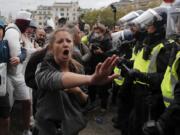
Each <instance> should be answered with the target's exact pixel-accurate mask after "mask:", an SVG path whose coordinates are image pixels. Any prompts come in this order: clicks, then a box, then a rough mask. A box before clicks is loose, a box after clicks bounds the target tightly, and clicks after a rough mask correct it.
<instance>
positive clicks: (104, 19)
mask: <svg viewBox="0 0 180 135" xmlns="http://www.w3.org/2000/svg"><path fill="white" fill-rule="evenodd" d="M161 1H162V0H156V1H150V2H149V3H146V4H145V5H144V6H143V7H141V9H142V10H146V9H148V8H153V7H156V6H159V5H160V3H161ZM133 10H138V8H137V6H136V5H133V4H129V5H126V6H123V7H119V8H117V12H116V21H118V19H119V18H121V17H122V16H124V15H125V14H127V13H129V12H130V11H133ZM83 19H84V20H85V22H86V23H88V24H90V25H91V26H93V25H94V24H95V23H97V22H101V23H103V24H105V25H106V26H109V27H113V26H114V14H113V12H112V9H111V8H110V7H107V8H101V9H98V10H91V11H89V12H87V13H86V14H85V15H84V16H83Z"/></svg>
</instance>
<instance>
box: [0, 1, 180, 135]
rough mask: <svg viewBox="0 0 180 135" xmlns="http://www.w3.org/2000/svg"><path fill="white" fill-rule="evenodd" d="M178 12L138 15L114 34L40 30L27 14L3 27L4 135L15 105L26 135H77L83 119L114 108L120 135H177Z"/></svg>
mask: <svg viewBox="0 0 180 135" xmlns="http://www.w3.org/2000/svg"><path fill="white" fill-rule="evenodd" d="M179 9H180V1H179V0H176V1H175V2H174V3H172V4H171V6H169V7H164V6H159V7H155V8H150V9H148V10H146V11H142V10H137V11H133V12H130V13H128V14H126V15H125V16H123V17H122V18H120V19H119V20H118V23H117V24H118V25H117V26H116V27H114V29H112V30H111V29H110V28H108V27H106V26H105V25H103V24H101V23H96V24H94V25H93V26H90V25H89V24H86V23H84V22H82V21H81V22H79V23H78V22H69V21H67V20H66V19H65V18H61V19H59V21H58V23H59V24H58V26H57V27H56V28H55V27H54V26H47V27H45V28H41V27H39V26H38V25H37V24H36V21H35V20H32V19H31V13H29V12H28V11H19V12H18V13H17V16H16V18H15V21H14V23H9V24H5V22H3V21H2V20H0V80H1V81H0V109H1V111H0V135H9V134H10V131H9V127H10V114H11V111H12V107H13V105H14V103H15V102H19V103H21V105H22V120H23V127H22V128H23V132H22V135H78V133H79V132H80V131H81V130H82V129H84V128H85V127H86V124H87V122H88V121H87V120H86V118H85V117H86V114H88V113H90V111H91V110H93V109H94V108H96V107H97V106H99V107H100V111H101V112H103V113H104V112H106V111H107V110H108V109H109V108H108V107H109V104H110V105H115V106H116V107H117V111H116V112H115V114H114V117H113V119H112V122H113V125H112V126H113V127H114V128H117V129H119V131H120V132H119V134H121V135H179V134H180V97H179V96H180V81H179V79H180V63H179V62H180V46H179V44H180V39H179V36H180V10H179ZM115 28H118V29H115ZM109 102H110V103H109ZM98 103H99V104H98ZM32 120H33V124H31V121H32Z"/></svg>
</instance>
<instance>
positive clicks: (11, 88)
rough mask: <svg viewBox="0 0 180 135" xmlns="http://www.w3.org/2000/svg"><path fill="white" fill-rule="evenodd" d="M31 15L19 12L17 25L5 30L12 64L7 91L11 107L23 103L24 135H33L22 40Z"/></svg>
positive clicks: (9, 65)
mask: <svg viewBox="0 0 180 135" xmlns="http://www.w3.org/2000/svg"><path fill="white" fill-rule="evenodd" d="M30 17H31V13H30V12H27V11H19V12H18V14H17V16H16V19H15V23H10V24H9V25H8V26H7V27H6V29H5V31H6V32H5V37H4V39H6V40H7V41H8V44H9V50H10V62H9V64H8V69H7V78H8V81H7V89H8V93H9V97H10V104H11V107H12V106H13V102H14V101H19V102H21V103H22V109H23V110H22V112H23V115H22V117H23V118H22V120H23V129H24V131H23V135H31V132H30V130H29V129H30V114H31V102H30V93H29V89H28V87H27V86H26V84H25V80H24V75H23V73H22V66H23V64H22V61H23V60H24V59H25V57H24V58H23V59H22V57H19V56H20V55H21V54H22V49H21V47H22V45H21V43H22V38H21V34H22V33H24V32H25V30H26V28H27V27H28V26H29V24H30V20H31V19H30Z"/></svg>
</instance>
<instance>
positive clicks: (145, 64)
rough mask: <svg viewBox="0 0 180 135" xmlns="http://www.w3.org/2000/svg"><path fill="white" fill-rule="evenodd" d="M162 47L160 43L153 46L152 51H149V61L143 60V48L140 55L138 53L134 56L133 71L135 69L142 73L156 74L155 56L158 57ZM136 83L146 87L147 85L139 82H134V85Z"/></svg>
mask: <svg viewBox="0 0 180 135" xmlns="http://www.w3.org/2000/svg"><path fill="white" fill-rule="evenodd" d="M163 47H164V46H163V44H162V43H160V44H158V45H157V46H155V47H154V48H153V50H152V51H151V56H150V59H149V60H144V59H143V53H144V48H143V49H142V50H141V51H140V53H138V54H137V56H136V59H135V61H134V65H133V69H137V70H139V71H140V72H143V73H155V72H157V65H156V60H157V56H158V54H159V52H160V50H161V48H163ZM137 82H138V83H140V84H144V85H148V84H146V83H144V82H141V81H135V82H134V83H137Z"/></svg>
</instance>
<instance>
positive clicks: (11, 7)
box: [0, 0, 119, 16]
mask: <svg viewBox="0 0 180 135" xmlns="http://www.w3.org/2000/svg"><path fill="white" fill-rule="evenodd" d="M70 1H79V5H80V7H81V8H100V7H103V6H107V5H109V4H110V3H112V2H116V1H119V0H0V11H1V14H2V15H6V16H7V15H8V14H9V13H11V14H12V15H13V16H15V13H16V12H17V11H18V10H20V9H36V7H37V5H52V4H53V3H54V2H70Z"/></svg>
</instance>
